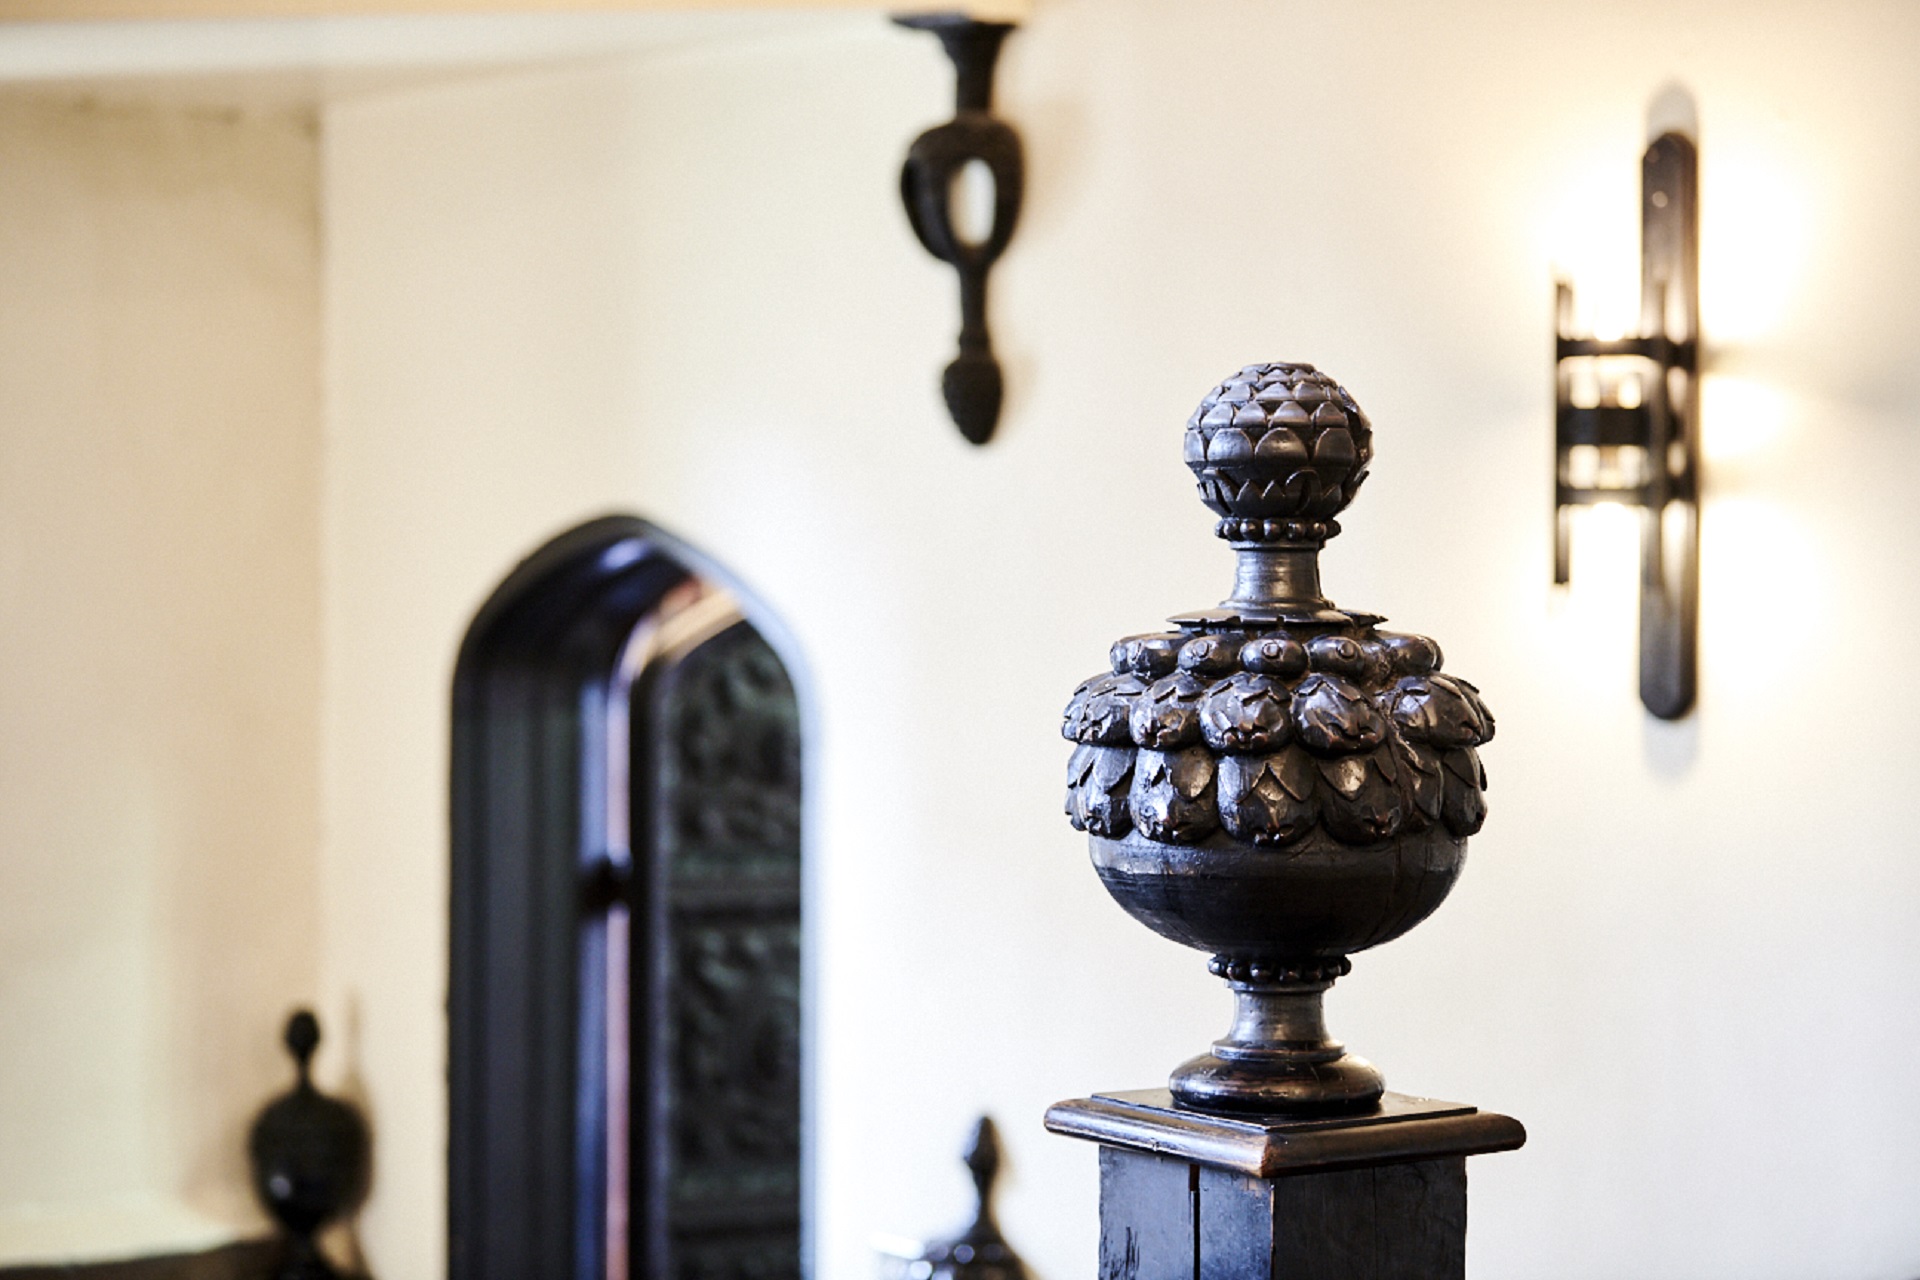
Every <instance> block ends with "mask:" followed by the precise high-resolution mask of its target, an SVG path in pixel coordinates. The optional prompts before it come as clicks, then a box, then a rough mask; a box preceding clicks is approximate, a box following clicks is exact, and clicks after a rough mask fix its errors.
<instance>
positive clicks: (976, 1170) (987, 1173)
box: [963, 1116, 1000, 1222]
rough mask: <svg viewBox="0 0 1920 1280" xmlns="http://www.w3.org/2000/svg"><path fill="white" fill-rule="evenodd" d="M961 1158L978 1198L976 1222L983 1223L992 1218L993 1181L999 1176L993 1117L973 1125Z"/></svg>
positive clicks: (998, 1137) (998, 1149) (998, 1157)
mask: <svg viewBox="0 0 1920 1280" xmlns="http://www.w3.org/2000/svg"><path fill="white" fill-rule="evenodd" d="M963 1158H964V1159H965V1160H966V1162H967V1168H968V1169H969V1170H971V1171H972V1173H973V1190H974V1194H976V1195H978V1196H979V1197H980V1207H979V1210H978V1212H977V1214H976V1220H977V1221H982V1222H984V1221H986V1220H988V1219H990V1218H992V1216H993V1180H994V1179H995V1178H997V1177H999V1176H1000V1131H999V1130H998V1129H996V1128H994V1127H993V1117H991V1116H981V1117H980V1119H979V1120H978V1121H977V1122H976V1123H975V1124H974V1126H973V1137H972V1138H971V1139H970V1140H969V1141H968V1142H967V1153H966V1155H965V1157H963Z"/></svg>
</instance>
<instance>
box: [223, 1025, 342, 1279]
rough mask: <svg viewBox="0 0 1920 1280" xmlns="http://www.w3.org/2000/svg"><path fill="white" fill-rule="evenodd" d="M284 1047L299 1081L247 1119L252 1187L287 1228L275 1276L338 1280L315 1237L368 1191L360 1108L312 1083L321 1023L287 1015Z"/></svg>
mask: <svg viewBox="0 0 1920 1280" xmlns="http://www.w3.org/2000/svg"><path fill="white" fill-rule="evenodd" d="M286 1044H287V1051H288V1052H289V1053H291V1054H292V1055H293V1060H294V1063H295V1066H296V1068H297V1070H298V1073H299V1075H298V1079H297V1080H296V1081H295V1083H294V1086H293V1088H292V1089H291V1090H289V1091H288V1092H286V1093H285V1094H283V1095H281V1096H280V1097H278V1098H276V1099H274V1101H272V1102H270V1103H268V1104H267V1106H266V1108H265V1110H263V1111H261V1113H260V1117H259V1119H257V1120H255V1121H254V1123H253V1133H252V1135H251V1137H250V1139H249V1141H248V1144H247V1152H248V1154H249V1156H251V1157H252V1162H253V1189H254V1191H255V1192H256V1193H257V1194H258V1195H259V1197H260V1202H261V1203H262V1204H264V1205H265V1206H266V1208H267V1212H269V1213H271V1214H272V1215H273V1217H274V1219H275V1221H277V1222H279V1224H280V1225H281V1227H282V1228H284V1229H285V1231H286V1250H285V1253H284V1255H283V1256H282V1258H281V1261H280V1265H279V1267H278V1269H277V1270H276V1271H275V1272H274V1273H273V1274H274V1277H275V1280H336V1278H337V1277H338V1276H339V1275H340V1274H341V1273H340V1272H338V1271H336V1270H335V1269H334V1268H333V1266H332V1264H330V1263H329V1262H328V1261H327V1260H326V1257H325V1256H324V1255H323V1254H322V1253H321V1252H320V1250H319V1248H318V1246H317V1245H315V1243H314V1235H315V1234H316V1233H317V1232H318V1231H319V1230H320V1229H321V1228H322V1227H324V1226H326V1225H327V1224H328V1223H330V1222H333V1221H336V1220H337V1219H339V1218H341V1217H342V1216H344V1215H345V1214H346V1213H348V1212H349V1211H350V1210H351V1209H353V1207H354V1206H355V1205H357V1204H359V1203H360V1200H361V1198H362V1197H363V1196H365V1195H366V1191H367V1175H368V1158H369V1155H370V1152H371V1143H370V1140H369V1138H368V1136H367V1124H366V1121H365V1120H364V1119H362V1118H361V1116H360V1113H359V1111H357V1110H355V1109H354V1108H353V1107H352V1106H351V1105H350V1104H348V1103H345V1102H342V1101H340V1100H339V1099H337V1098H329V1097H327V1096H326V1095H324V1094H322V1093H321V1092H320V1091H319V1090H318V1089H315V1088H314V1087H313V1079H312V1076H311V1073H310V1067H311V1064H312V1060H313V1051H314V1049H315V1048H317V1047H318V1046H319V1044H320V1023H319V1021H318V1020H317V1019H315V1018H314V1016H313V1014H311V1013H309V1012H308V1011H307V1010H305V1009H302V1010H300V1011H298V1012H297V1013H295V1014H294V1015H293V1016H292V1017H291V1018H289V1019H287V1031H286Z"/></svg>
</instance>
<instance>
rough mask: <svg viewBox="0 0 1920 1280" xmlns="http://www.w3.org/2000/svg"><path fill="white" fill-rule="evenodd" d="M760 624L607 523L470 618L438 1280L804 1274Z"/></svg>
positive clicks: (780, 701) (796, 1017) (778, 735)
mask: <svg viewBox="0 0 1920 1280" xmlns="http://www.w3.org/2000/svg"><path fill="white" fill-rule="evenodd" d="M752 613H753V611H752V610H751V609H750V608H743V605H742V600H741V597H740V595H739V593H738V592H737V591H736V590H734V589H731V588H730V587H728V586H727V585H726V584H725V583H724V582H723V581H722V579H721V577H720V575H719V574H718V573H717V572H715V571H714V570H712V569H711V568H710V567H709V566H707V565H705V563H704V561H702V560H701V558H700V557H698V556H697V555H696V554H695V553H692V552H690V551H689V550H688V549H687V548H686V547H685V546H684V545H682V544H679V543H678V542H676V541H674V540H673V539H671V538H669V537H667V536H666V535H664V534H662V533H660V531H658V530H657V529H654V528H652V527H651V526H649V525H647V524H645V523H644V522H642V521H638V520H633V519H628V518H619V517H616V518H609V519H605V520H599V521H595V522H593V523H591V524H588V525H585V526H582V527H581V528H579V529H575V530H573V531H571V532H569V533H567V534H564V535H562V536H561V537H560V538H557V539H555V540H554V541H553V542H551V543H549V544H548V545H547V546H545V547H543V548H542V549H541V550H540V551H538V552H536V553H535V554H534V555H533V556H532V557H530V558H529V559H528V560H527V562H526V563H525V564H523V565H522V566H521V567H520V568H519V569H517V570H516V571H515V572H514V573H513V574H512V575H510V576H509V577H508V579H507V580H506V582H504V583H503V584H502V585H501V587H500V588H499V590H498V591H496V592H495V593H494V595H493V597H492V598H491V599H490V600H489V601H488V603H487V605H486V606H485V607H484V608H482V610H481V611H480V613H479V615H478V616H477V617H476V618H475V620H474V623H473V626H472V628H471V629H470V631H469V633H468V636H467V640H466V643H465V645H464V646H463V648H462V651H461V656H460V661H459V665H458V668H457V671H456V676H455V682H454V742H453V778H452V797H453V812H452V825H453V885H452V889H453V895H452V911H453V918H452V985H451V990H450V998H449V1017H450V1023H451V1052H450V1062H449V1084H450V1089H451V1097H452V1109H451V1117H450V1119H451V1131H450V1142H449V1180H450V1185H449V1226H450V1230H451V1248H450V1273H451V1275H452V1277H453V1280H546V1278H549V1277H551V1278H552V1280H562V1278H565V1280H623V1278H627V1277H632V1278H634V1280H639V1278H641V1277H645V1278H647V1280H655V1278H657V1280H667V1278H669V1277H671V1278H672V1280H763V1278H764V1280H785V1278H787V1277H797V1276H798V1275H800V1274H801V1269H802V1268H801V1244H800V1232H801V1223H800V1200H801V1168H802V1163H801V1133H802V1117H801V1089H800V1045H801V1011H800V994H801V932H800V907H801V902H800V885H801V876H800V831H801V826H800V723H799V708H798V702H797V699H796V697H795V693H794V687H793V681H792V679H791V677H790V675H789V672H788V668H787V666H786V664H785V663H784V662H783V661H782V659H781V658H780V656H779V655H778V654H777V653H776V652H775V650H774V648H773V646H772V645H771V644H770V643H769V641H768V639H767V637H766V635H765V634H764V630H763V627H762V626H761V625H756V619H755V618H754V617H753V616H752Z"/></svg>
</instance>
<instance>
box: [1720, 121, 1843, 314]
mask: <svg viewBox="0 0 1920 1280" xmlns="http://www.w3.org/2000/svg"><path fill="white" fill-rule="evenodd" d="M1814 185H1815V183H1814V175H1812V174H1809V173H1805V172H1800V171H1796V170H1795V169H1793V168H1792V167H1790V165H1789V163H1788V158H1787V157H1785V156H1781V155H1775V154H1772V153H1769V152H1764V151H1755V150H1751V149H1738V148H1736V147H1733V146H1722V147H1717V148H1716V147H1712V146H1708V147H1703V148H1702V151H1701V158H1700V189H1701V194H1700V326H1701V330H1702V332H1703V333H1704V334H1705V335H1706V341H1707V345H1708V348H1709V350H1711V348H1712V347H1714V346H1716V345H1725V344H1732V343H1740V342H1747V341H1751V340H1753V339H1756V338H1760V337H1763V336H1765V335H1767V334H1769V333H1771V332H1772V331H1773V330H1774V329H1775V328H1777V327H1778V325H1779V324H1780V322H1781V320H1782V319H1784V318H1785V316H1786V314H1787V312H1788V308H1789V306H1790V305H1791V303H1792V301H1793V298H1794V296H1795V294H1796V292H1797V291H1798V289H1799V285H1800V281H1801V278H1802V276H1803V275H1804V274H1805V271H1806V266H1807V245H1808V226H1809V223H1810V222H1811V211H1810V209H1809V201H1808V196H1807V192H1808V191H1809V190H1811V189H1812V188H1813V186H1814Z"/></svg>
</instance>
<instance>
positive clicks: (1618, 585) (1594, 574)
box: [1549, 502, 1640, 699]
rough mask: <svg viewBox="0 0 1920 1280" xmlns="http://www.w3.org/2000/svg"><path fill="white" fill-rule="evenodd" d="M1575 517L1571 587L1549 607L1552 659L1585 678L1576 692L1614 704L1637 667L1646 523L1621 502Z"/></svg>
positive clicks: (1580, 510) (1585, 510)
mask: <svg viewBox="0 0 1920 1280" xmlns="http://www.w3.org/2000/svg"><path fill="white" fill-rule="evenodd" d="M1572 515H1573V529H1572V536H1573V540H1572V550H1573V562H1572V564H1571V565H1570V566H1569V569H1570V578H1571V581H1569V582H1568V583H1567V586H1566V588H1565V589H1564V590H1559V591H1555V592H1553V593H1552V597H1551V599H1550V605H1549V616H1550V617H1551V619H1552V624H1553V636H1554V640H1553V652H1554V654H1555V655H1556V660H1557V661H1558V662H1560V663H1561V664H1562V667H1563V669H1564V670H1565V671H1567V672H1568V673H1569V675H1571V674H1572V673H1575V672H1577V673H1579V674H1578V678H1577V679H1576V680H1575V681H1574V684H1575V685H1576V686H1577V687H1579V688H1581V689H1586V690H1589V691H1591V696H1593V697H1596V698H1600V697H1604V698H1607V699H1611V698H1612V697H1613V696H1614V694H1615V693H1616V692H1617V691H1619V690H1621V689H1626V688H1631V687H1632V681H1633V679H1634V675H1633V669H1634V664H1635V662H1636V661H1638V653H1639V649H1638V641H1637V640H1636V639H1635V636H1636V634H1637V628H1638V626H1639V621H1638V619H1639V616H1640V614H1639V609H1640V516H1639V513H1638V512H1637V511H1636V510H1634V509H1633V508H1630V507H1625V506H1622V505H1621V504H1620V503H1617V502H1602V503H1598V504H1596V505H1594V506H1590V507H1576V508H1575V509H1574V510H1573V513H1572ZM1603 690H1604V691H1605V692H1604V693H1602V692H1601V691H1603Z"/></svg>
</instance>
